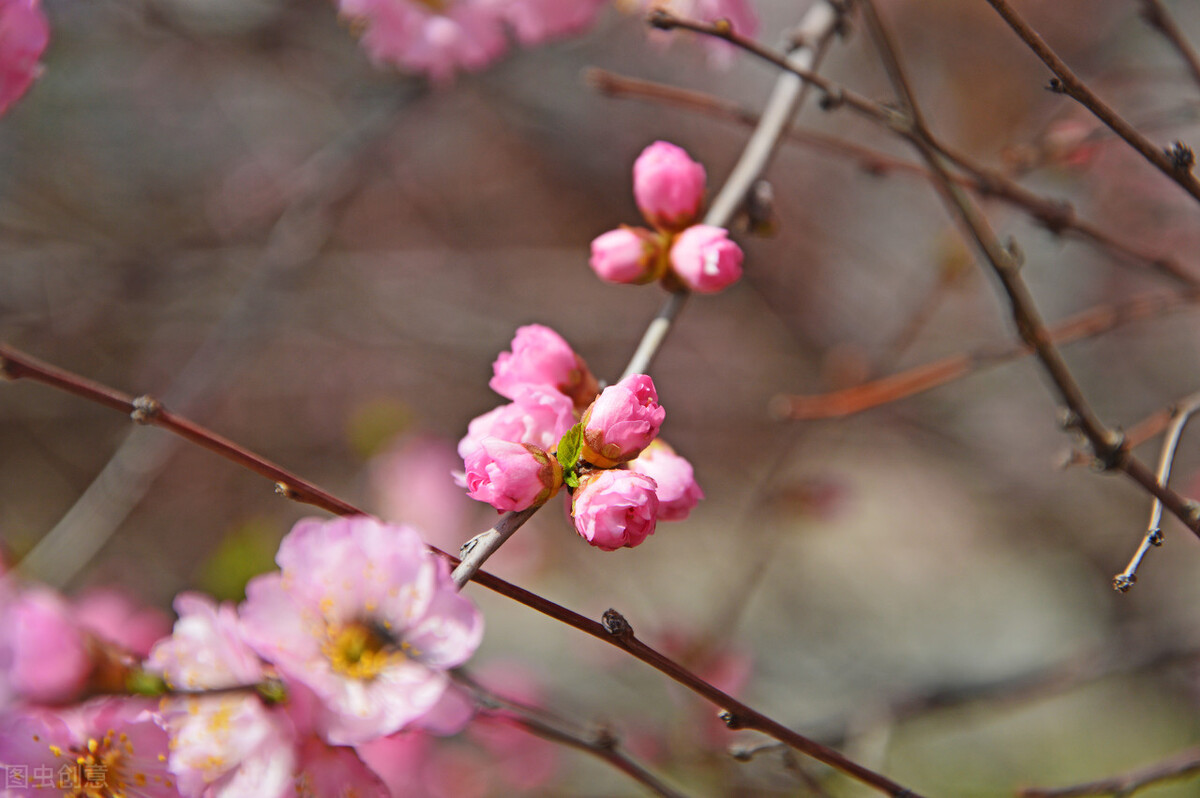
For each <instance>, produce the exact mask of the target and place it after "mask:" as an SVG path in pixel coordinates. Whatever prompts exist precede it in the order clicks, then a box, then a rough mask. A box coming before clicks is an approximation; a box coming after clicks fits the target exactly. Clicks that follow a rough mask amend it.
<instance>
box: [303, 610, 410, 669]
mask: <svg viewBox="0 0 1200 798" xmlns="http://www.w3.org/2000/svg"><path fill="white" fill-rule="evenodd" d="M327 634H328V640H327V641H326V642H325V645H324V646H322V649H321V650H322V652H323V653H324V654H325V656H326V657H328V658H329V664H330V665H332V666H333V669H334V670H335V671H337V672H338V673H341V674H344V675H346V676H348V677H350V678H351V679H363V680H370V679H374V678H375V677H376V676H378V675H379V674H380V672H381V671H383V669H384V668H386V667H387V666H388V665H389V664H391V663H392V662H394V661H395V659H396V658H398V657H399V658H403V656H404V655H403V654H402V653H400V650H399V649H398V647H397V646H396V645H395V641H393V640H392V639H391V638H390V637H389V636H388V635H387V630H386V629H380V628H378V626H377V625H372V624H368V623H363V622H362V621H354V622H352V623H348V624H345V625H343V626H330V627H329V628H328V631H327Z"/></svg>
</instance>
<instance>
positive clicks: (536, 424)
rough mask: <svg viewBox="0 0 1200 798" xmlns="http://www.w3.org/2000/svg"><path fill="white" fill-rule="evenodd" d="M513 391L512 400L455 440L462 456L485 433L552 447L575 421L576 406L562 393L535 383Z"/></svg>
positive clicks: (479, 418) (477, 420)
mask: <svg viewBox="0 0 1200 798" xmlns="http://www.w3.org/2000/svg"><path fill="white" fill-rule="evenodd" d="M513 393H514V394H515V397H516V401H515V402H512V403H511V404H507V405H501V406H500V407H497V408H496V409H495V410H489V411H488V412H486V413H484V414H483V415H482V416H477V417H475V418H474V419H472V420H471V423H470V424H468V425H467V434H466V436H465V437H464V438H463V439H462V440H461V441H459V443H458V454H459V456H460V457H462V459H463V460H466V459H467V458H468V457H470V456H471V454H472V453H473V452H475V451H476V450H478V449H479V445H480V441H482V440H483V439H484V438H487V437H492V438H499V439H500V440H504V441H511V442H512V443H528V444H531V445H533V446H538V447H540V448H542V449H545V450H546V451H552V450H553V449H554V448H555V447H556V446H557V445H558V442H559V440H561V439H562V436H563V435H565V434H566V433H567V430H569V429H571V427H573V426H574V425H575V406H574V404H573V403H572V402H571V399H570V398H569V397H568V396H566V395H565V394H563V393H560V392H558V391H555V390H550V389H547V388H545V387H543V386H537V385H521V386H518V387H517V389H516V390H514V391H513Z"/></svg>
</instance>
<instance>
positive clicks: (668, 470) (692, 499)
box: [629, 440, 704, 521]
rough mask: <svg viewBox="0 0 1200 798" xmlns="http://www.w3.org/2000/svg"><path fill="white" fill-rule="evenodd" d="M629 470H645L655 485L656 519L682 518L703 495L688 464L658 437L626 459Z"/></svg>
mask: <svg viewBox="0 0 1200 798" xmlns="http://www.w3.org/2000/svg"><path fill="white" fill-rule="evenodd" d="M629 470H630V471H636V472H637V473H639V474H645V475H646V476H648V477H650V478H651V479H653V480H654V482H655V483H656V484H657V485H658V489H657V491H656V493H657V494H658V518H659V520H660V521H682V520H683V519H685V518H687V517H688V514H689V513H691V511H692V508H693V507H695V506H696V503H697V502H699V501H700V500H701V499H703V498H704V491H702V490H700V486H699V485H697V484H696V476H695V473H694V472H693V471H692V464H691V463H689V462H688V461H687V459H686V458H684V457H680V456H679V455H677V454H675V450H674V449H672V448H671V447H670V446H668V445H667V444H665V443H663V442H662V441H661V440H656V441H654V442H653V443H651V444H650V445H649V446H647V447H646V448H645V449H644V450H643V451H642V453H641V454H639V455H638V456H637V458H636V459H634V460H630V461H629Z"/></svg>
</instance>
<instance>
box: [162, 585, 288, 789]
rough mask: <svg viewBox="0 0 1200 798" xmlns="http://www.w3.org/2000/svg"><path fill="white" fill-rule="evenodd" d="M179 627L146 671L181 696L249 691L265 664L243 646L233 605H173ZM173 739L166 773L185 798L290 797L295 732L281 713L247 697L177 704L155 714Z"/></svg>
mask: <svg viewBox="0 0 1200 798" xmlns="http://www.w3.org/2000/svg"><path fill="white" fill-rule="evenodd" d="M175 611H176V612H178V613H179V620H178V621H176V622H175V630H174V632H173V633H172V635H171V636H170V637H168V638H167V639H165V640H162V641H160V642H159V643H158V644H157V645H155V646H154V650H153V652H152V653H151V655H150V666H151V667H152V668H155V669H157V670H159V671H161V672H162V674H163V677H164V678H165V679H166V681H167V683H168V684H169V685H170V686H171V687H174V688H178V689H183V690H191V691H195V690H206V689H209V690H211V689H215V688H223V687H237V686H243V685H254V684H256V683H258V682H259V681H260V680H262V678H263V675H264V674H263V663H262V661H261V660H260V659H259V658H258V655H257V654H255V653H254V651H253V650H252V649H251V648H250V647H249V646H248V645H246V643H245V642H244V641H243V640H242V636H241V627H240V622H239V621H238V617H237V613H236V611H235V610H234V606H233V605H232V604H228V603H227V604H222V605H220V606H218V605H217V604H216V602H214V601H213V600H212V599H210V598H208V597H207V596H203V595H200V594H198V593H181V594H179V596H177V597H176V598H175ZM160 718H161V722H162V725H163V726H164V727H165V728H166V729H167V730H168V731H169V732H170V735H171V753H170V756H169V758H168V760H167V764H168V767H169V769H170V771H171V773H173V774H174V775H175V777H176V780H177V781H178V784H179V790H180V792H181V793H183V794H184V795H188V796H199V795H201V794H203V795H205V796H206V797H207V798H236V796H241V795H259V796H262V797H263V798H284V796H287V795H289V794H290V793H291V789H292V780H293V770H294V768H295V762H296V756H295V751H294V749H295V737H296V734H295V730H294V729H293V728H292V725H291V723H290V722H289V720H288V719H287V717H286V716H285V715H284V714H283V712H282V711H278V710H271V709H268V708H267V707H266V706H265V705H264V704H263V702H262V701H261V700H260V699H259V698H258V696H257V695H255V694H254V693H253V692H249V691H247V692H246V693H229V694H226V695H209V696H176V697H171V698H168V699H165V700H164V701H163V703H162V707H161V709H160Z"/></svg>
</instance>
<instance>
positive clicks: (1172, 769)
mask: <svg viewBox="0 0 1200 798" xmlns="http://www.w3.org/2000/svg"><path fill="white" fill-rule="evenodd" d="M1197 773H1200V747H1196V748H1188V749H1186V750H1184V751H1181V752H1179V753H1178V754H1175V755H1174V756H1172V757H1170V758H1168V759H1164V760H1163V761H1161V762H1156V763H1155V764H1153V765H1148V766H1146V767H1143V768H1139V769H1138V770H1131V771H1129V772H1128V773H1122V774H1120V775H1117V776H1111V777H1109V778H1107V779H1100V780H1099V781H1091V782H1087V783H1085V784H1076V785H1073V786H1071V787H1058V788H1048V787H1026V788H1025V789H1023V790H1021V791H1020V792H1018V793H1017V795H1019V796H1020V798H1081V796H1086V795H1113V796H1120V797H1121V798H1126V796H1130V795H1133V794H1134V793H1135V792H1137V791H1138V790H1140V789H1142V788H1143V787H1149V786H1151V785H1153V784H1158V783H1159V782H1163V781H1169V780H1171V779H1181V778H1183V777H1185V776H1192V775H1195V774H1197Z"/></svg>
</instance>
